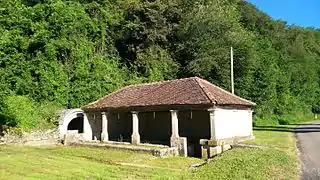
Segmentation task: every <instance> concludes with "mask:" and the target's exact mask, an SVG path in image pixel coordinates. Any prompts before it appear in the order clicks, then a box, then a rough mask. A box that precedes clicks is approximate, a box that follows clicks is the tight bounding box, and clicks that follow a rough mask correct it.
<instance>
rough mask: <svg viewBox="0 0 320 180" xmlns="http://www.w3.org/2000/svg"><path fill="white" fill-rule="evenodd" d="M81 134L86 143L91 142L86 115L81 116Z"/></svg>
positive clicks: (89, 127) (90, 132)
mask: <svg viewBox="0 0 320 180" xmlns="http://www.w3.org/2000/svg"><path fill="white" fill-rule="evenodd" d="M83 133H84V139H85V140H86V141H92V129H91V125H90V122H89V119H88V117H87V115H86V114H84V116H83Z"/></svg>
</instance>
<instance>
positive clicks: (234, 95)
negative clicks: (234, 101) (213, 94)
mask: <svg viewBox="0 0 320 180" xmlns="http://www.w3.org/2000/svg"><path fill="white" fill-rule="evenodd" d="M199 79H200V80H201V81H204V82H205V83H207V84H209V85H211V86H214V87H216V88H218V89H220V90H221V91H223V92H225V93H227V94H229V95H231V96H233V97H236V98H239V99H241V100H243V101H246V102H248V103H250V104H252V105H256V103H254V102H252V101H249V100H247V99H244V98H242V97H240V96H238V95H236V94H232V93H231V92H229V91H227V90H225V89H223V88H221V87H219V86H217V85H215V84H212V83H210V82H209V81H207V80H205V79H201V78H199Z"/></svg>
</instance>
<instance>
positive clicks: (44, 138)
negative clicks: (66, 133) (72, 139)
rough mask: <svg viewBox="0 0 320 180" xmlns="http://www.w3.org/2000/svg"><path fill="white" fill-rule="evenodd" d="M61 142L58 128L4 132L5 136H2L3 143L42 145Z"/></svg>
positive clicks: (0, 141) (0, 139)
mask: <svg viewBox="0 0 320 180" xmlns="http://www.w3.org/2000/svg"><path fill="white" fill-rule="evenodd" d="M59 142H60V139H59V131H58V129H48V130H42V131H41V130H39V131H32V132H28V133H23V134H20V135H16V134H4V136H0V143H1V144H16V145H30V146H40V145H55V144H58V143H59Z"/></svg>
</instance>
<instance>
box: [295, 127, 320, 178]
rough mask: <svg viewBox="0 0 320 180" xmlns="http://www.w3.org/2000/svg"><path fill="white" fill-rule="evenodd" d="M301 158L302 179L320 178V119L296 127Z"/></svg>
mask: <svg viewBox="0 0 320 180" xmlns="http://www.w3.org/2000/svg"><path fill="white" fill-rule="evenodd" d="M295 133H296V137H297V147H298V151H299V155H300V160H301V172H300V173H301V179H303V180H305V179H306V180H307V179H312V180H313V179H318V180H320V121H319V122H313V123H309V124H303V125H299V126H298V127H297V128H296V129H295Z"/></svg>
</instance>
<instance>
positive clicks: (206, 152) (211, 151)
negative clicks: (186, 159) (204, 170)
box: [201, 144, 231, 159]
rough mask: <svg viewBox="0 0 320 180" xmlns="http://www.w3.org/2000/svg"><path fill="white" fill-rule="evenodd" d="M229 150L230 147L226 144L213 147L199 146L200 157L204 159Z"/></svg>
mask: <svg viewBox="0 0 320 180" xmlns="http://www.w3.org/2000/svg"><path fill="white" fill-rule="evenodd" d="M229 149H231V146H230V145H228V144H226V145H221V146H215V147H210V146H201V157H202V158H204V159H209V158H212V157H214V156H216V155H218V154H221V153H222V152H225V151H227V150H229Z"/></svg>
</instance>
